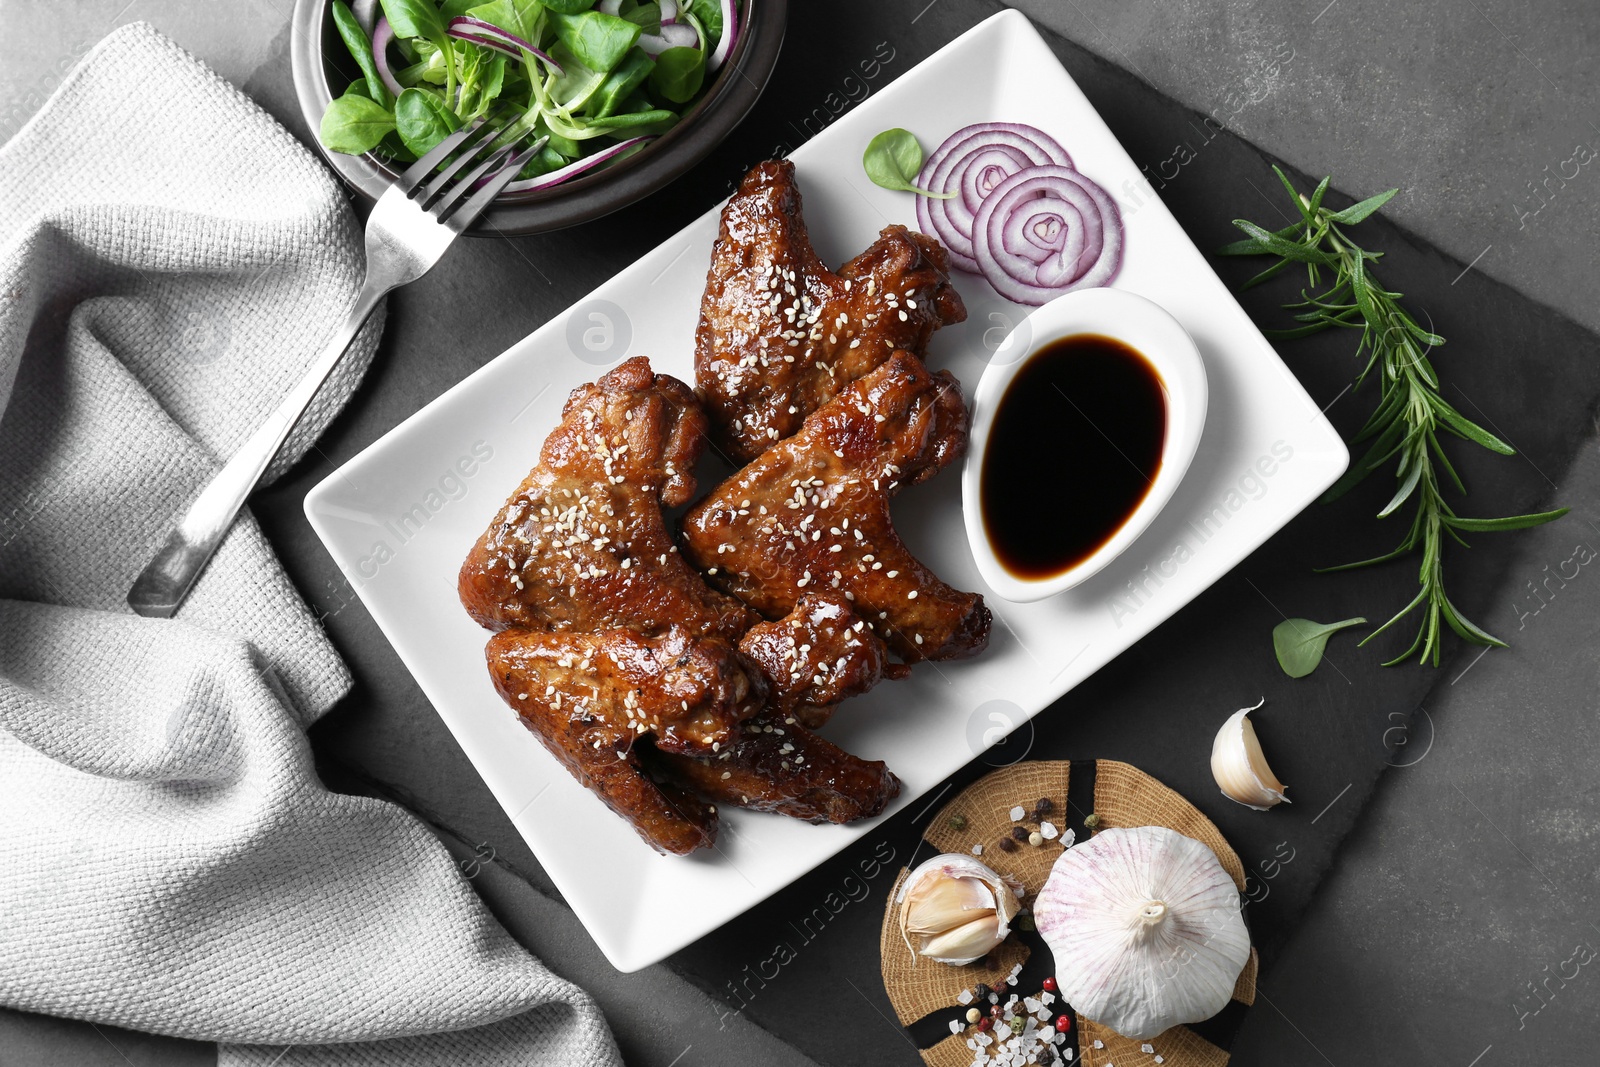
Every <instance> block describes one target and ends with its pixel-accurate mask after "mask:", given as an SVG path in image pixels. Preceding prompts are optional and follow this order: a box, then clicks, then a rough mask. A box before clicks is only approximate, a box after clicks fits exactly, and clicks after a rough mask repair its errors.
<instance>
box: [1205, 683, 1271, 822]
mask: <svg viewBox="0 0 1600 1067" xmlns="http://www.w3.org/2000/svg"><path fill="white" fill-rule="evenodd" d="M1262 703H1265V701H1263V702H1262ZM1260 706H1261V704H1257V705H1256V707H1255V708H1240V709H1239V710H1238V711H1236V712H1234V713H1233V714H1232V715H1230V716H1229V717H1228V721H1227V722H1225V723H1223V724H1222V729H1220V730H1218V731H1217V737H1216V740H1214V741H1213V742H1212V743H1211V776H1212V777H1213V778H1215V779H1216V780H1217V785H1218V786H1220V787H1221V789H1222V795H1223V796H1225V797H1227V798H1228V799H1229V800H1233V801H1237V802H1238V803H1240V804H1243V805H1244V806H1245V807H1247V808H1254V809H1255V810H1256V811H1266V810H1267V809H1268V808H1270V807H1274V806H1275V805H1277V804H1280V803H1281V804H1287V803H1289V798H1288V797H1286V796H1284V795H1283V794H1284V790H1285V789H1287V788H1288V787H1287V786H1285V785H1284V784H1283V783H1282V782H1280V781H1278V777H1277V775H1275V774H1273V773H1272V768H1271V767H1268V766H1267V757H1266V755H1265V754H1263V753H1262V751H1261V742H1260V740H1259V739H1257V737H1256V728H1255V727H1254V726H1253V725H1252V724H1251V722H1250V713H1251V712H1252V711H1255V710H1256V708H1259V707H1260Z"/></svg>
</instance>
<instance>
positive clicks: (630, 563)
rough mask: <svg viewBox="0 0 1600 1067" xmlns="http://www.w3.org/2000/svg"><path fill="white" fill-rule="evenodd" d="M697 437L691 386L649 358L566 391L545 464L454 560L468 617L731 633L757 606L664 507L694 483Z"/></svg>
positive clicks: (498, 622) (501, 625) (536, 625)
mask: <svg viewBox="0 0 1600 1067" xmlns="http://www.w3.org/2000/svg"><path fill="white" fill-rule="evenodd" d="M705 440H706V419H705V414H704V413H703V412H702V411H701V409H700V406H699V404H698V402H697V401H696V400H695V396H694V393H693V392H692V391H690V389H689V387H688V386H687V385H685V384H683V383H682V382H680V381H678V380H677V379H676V378H672V377H669V376H667V375H665V374H654V373H652V372H651V370H650V362H649V360H647V359H645V358H643V357H636V358H634V359H630V360H628V361H627V362H626V363H623V364H622V365H621V366H619V367H617V368H616V369H615V370H612V371H611V372H610V373H608V374H606V375H605V376H604V377H602V378H601V379H600V380H599V381H597V382H594V383H593V384H590V385H585V386H581V387H579V388H577V389H575V390H573V392H572V396H571V397H570V398H569V399H568V400H567V404H566V407H565V408H563V409H562V417H561V424H560V425H559V426H557V427H556V428H555V430H553V431H552V432H551V434H550V436H549V437H548V438H546V439H545V442H544V447H543V449H542V450H541V452H540V454H539V465H538V466H537V467H535V468H534V469H533V470H532V471H531V472H529V474H528V477H527V479H526V480H525V481H524V482H523V483H522V485H521V486H520V487H519V488H518V489H517V491H516V492H515V493H514V494H512V497H511V499H510V500H508V501H506V504H505V506H504V507H503V508H502V509H501V510H500V513H499V514H498V515H496V516H495V519H494V521H493V522H492V523H491V524H490V526H489V528H488V530H486V531H485V532H484V534H483V536H482V537H480V538H479V539H478V543H477V544H476V545H474V546H473V549H472V552H471V553H470V554H469V555H468V556H467V560H466V562H465V563H464V564H463V565H462V567H461V574H460V578H459V581H458V589H459V592H460V596H461V603H462V604H464V605H465V606H466V609H467V612H468V614H470V615H471V616H472V617H473V618H474V619H476V620H477V621H478V622H479V623H481V624H482V625H484V626H487V627H488V628H489V629H491V630H503V629H505V628H506V627H508V626H524V627H529V628H531V629H537V630H607V629H613V628H617V627H625V628H627V629H631V630H635V631H637V632H639V633H642V634H646V635H650V634H659V633H662V632H664V631H665V630H666V629H667V627H669V626H671V625H673V624H677V625H680V626H683V627H684V628H686V629H687V630H689V631H690V632H691V633H695V634H715V635H720V636H722V637H725V638H727V639H729V640H730V641H731V640H735V639H737V638H738V636H739V635H740V634H742V633H744V631H745V630H747V629H748V628H749V627H750V626H751V625H752V624H753V623H755V622H757V621H758V618H757V616H755V615H754V614H752V613H751V612H750V611H749V610H748V609H746V608H745V607H743V606H742V605H741V604H740V603H739V602H738V601H737V600H734V599H733V598H731V597H729V596H726V595H725V594H723V593H719V592H717V591H715V590H713V589H711V588H709V587H708V586H707V585H706V583H705V582H704V581H703V580H702V579H701V577H700V575H699V574H697V573H695V571H694V569H693V568H692V567H690V566H689V565H688V564H687V563H685V562H684V560H683V559H682V557H681V556H680V555H679V554H678V549H677V546H676V544H675V543H674V541H673V537H672V534H671V532H670V531H669V530H668V529H667V525H666V522H665V521H664V519H663V518H662V514H661V509H662V507H663V505H665V506H667V507H676V506H678V505H680V504H683V503H685V502H686V501H687V500H688V499H689V497H690V496H691V495H692V494H693V493H694V488H695V480H694V464H695V461H696V460H697V459H699V457H700V454H701V452H702V450H703V449H704V447H705Z"/></svg>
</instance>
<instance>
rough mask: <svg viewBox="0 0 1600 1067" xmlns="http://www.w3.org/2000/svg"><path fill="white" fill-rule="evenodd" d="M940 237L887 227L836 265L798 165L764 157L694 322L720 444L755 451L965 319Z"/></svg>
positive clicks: (698, 362) (731, 223)
mask: <svg viewBox="0 0 1600 1067" xmlns="http://www.w3.org/2000/svg"><path fill="white" fill-rule="evenodd" d="M966 315H967V313H966V309H965V308H964V307H963V306H962V304H961V297H960V296H959V295H958V294H957V293H956V291H955V289H954V288H952V287H951V285H950V263H949V256H948V254H947V253H946V252H945V250H944V247H943V246H942V245H940V244H939V242H938V241H936V240H934V239H933V238H931V237H928V236H925V235H923V234H920V233H914V232H912V231H910V230H907V229H906V228H905V227H904V226H889V227H887V228H886V229H884V231H883V232H882V233H881V234H880V235H879V236H878V239H877V241H875V242H874V243H873V244H872V245H871V247H869V248H868V249H867V250H866V251H865V252H863V253H861V254H860V255H859V256H857V257H856V258H854V259H852V260H851V261H850V262H848V263H846V264H845V265H844V266H843V267H840V268H839V271H838V273H834V272H833V271H831V270H829V269H828V268H827V267H826V266H825V265H824V264H823V263H822V261H821V260H820V259H818V258H817V254H816V252H815V251H814V250H813V249H812V247H811V239H810V237H809V236H808V235H807V233H806V224H805V220H804V219H803V218H802V217H801V213H800V191H799V189H798V188H797V187H796V185H795V181H794V165H793V164H792V163H790V162H788V161H787V160H774V161H771V162H768V163H762V164H760V165H759V166H757V167H756V168H755V169H754V170H752V171H750V173H749V174H747V175H745V178H744V181H743V182H742V183H741V184H740V186H739V189H738V191H737V192H736V193H735V194H734V195H733V198H732V199H731V200H729V201H728V205H727V207H725V208H724V209H723V211H722V229H721V233H720V235H719V236H718V238H717V243H716V245H715V246H714V247H713V249H712V252H711V270H710V273H709V274H708V276H707V278H706V290H705V296H704V297H703V298H702V300H701V304H700V324H699V327H698V329H697V331H696V333H695V381H696V383H697V384H698V386H699V389H700V394H701V396H702V397H703V398H704V399H705V401H706V405H707V407H708V408H709V409H710V413H711V418H712V421H713V422H714V423H715V424H716V433H717V440H718V444H719V445H721V446H722V447H724V448H725V449H726V450H727V452H728V454H729V455H730V456H731V457H732V458H733V459H734V460H736V461H737V462H741V463H745V462H749V461H750V460H751V459H754V458H755V457H756V456H757V455H759V454H760V453H761V452H762V451H764V450H765V449H766V448H767V447H769V446H770V445H772V444H773V443H774V442H776V441H779V440H782V439H783V438H786V437H788V436H790V435H791V434H793V433H795V432H796V431H797V430H799V429H800V426H801V424H802V423H803V422H804V421H805V418H806V416H807V415H809V414H811V412H813V411H815V410H816V409H817V408H818V407H820V406H821V405H822V404H823V403H825V402H826V401H827V400H828V399H829V398H830V397H832V396H833V395H834V394H835V393H837V392H838V391H839V390H840V389H842V388H844V387H845V386H846V385H849V384H850V383H851V382H853V381H855V380H856V379H857V378H860V377H861V376H862V375H864V374H867V373H868V372H870V371H871V370H873V369H874V368H875V367H877V366H878V365H879V364H881V363H883V362H884V361H885V360H887V359H888V358H889V357H890V355H891V354H893V353H894V352H895V351H896V350H905V351H909V352H913V353H915V354H917V355H919V356H920V355H921V354H922V353H923V351H924V350H925V349H926V347H927V344H928V339H929V337H931V336H932V335H933V331H934V330H936V329H938V328H939V327H940V326H944V325H948V324H950V323H956V322H960V321H962V320H963V319H965V318H966Z"/></svg>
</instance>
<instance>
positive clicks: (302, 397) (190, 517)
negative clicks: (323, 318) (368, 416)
mask: <svg viewBox="0 0 1600 1067" xmlns="http://www.w3.org/2000/svg"><path fill="white" fill-rule="evenodd" d="M393 288H394V286H393V285H383V284H381V283H374V281H373V279H372V274H371V272H370V271H369V272H368V274H367V277H366V279H365V280H363V282H362V284H361V292H360V293H359V294H358V295H357V296H356V301H355V305H354V306H353V307H351V308H350V313H349V314H348V315H346V316H345V320H344V322H343V323H341V324H340V326H339V328H338V330H337V331H335V333H334V334H333V336H332V337H330V338H329V339H328V344H327V347H325V348H324V349H323V350H322V354H321V355H319V356H318V357H317V358H316V361H315V362H313V363H312V364H311V366H310V368H309V369H308V370H307V371H306V373H305V376H304V377H303V378H301V379H300V381H299V382H297V383H296V384H295V386H294V388H293V389H291V390H290V391H289V395H288V396H286V397H284V398H283V402H282V403H281V404H279V405H278V407H277V408H276V409H275V410H274V411H273V412H272V414H270V415H269V416H267V419H266V421H265V422H263V423H262V424H261V426H260V427H259V428H258V429H257V430H256V432H255V433H253V434H251V435H250V439H249V440H247V441H246V442H245V443H244V444H243V445H241V446H240V447H239V450H238V451H237V452H235V453H234V454H233V458H231V459H230V460H228V462H227V463H226V464H224V465H223V468H222V469H221V470H220V471H218V472H217V473H216V476H215V477H213V478H212V479H211V481H210V482H208V483H207V484H206V487H205V488H204V489H202V490H201V491H200V495H199V496H198V497H196V498H195V501H194V503H192V504H190V505H189V510H188V511H186V512H185V513H184V515H183V518H182V519H181V520H180V521H179V522H178V524H177V526H175V527H173V530H172V532H171V533H170V534H168V535H167V540H166V543H165V544H163V545H162V546H161V551H160V552H157V553H156V557H155V559H153V560H151V561H150V563H149V565H148V566H146V567H145V569H144V570H143V571H141V572H140V573H139V577H138V578H137V579H135V580H134V583H133V588H132V589H130V590H128V606H129V607H131V608H133V610H134V611H135V612H137V613H138V614H140V615H144V616H146V617H148V618H153V619H170V618H171V617H172V616H173V615H175V614H176V613H177V611H178V607H179V605H181V604H182V603H183V601H184V598H185V597H187V596H188V595H189V590H190V588H191V587H192V586H193V585H194V583H195V579H197V578H199V577H200V572H201V571H203V570H205V566H206V563H207V562H208V561H209V560H210V559H211V556H212V554H213V553H214V552H216V550H217V546H218V545H220V544H221V543H222V539H223V538H224V537H226V536H227V534H228V529H229V527H231V526H232V525H233V519H234V516H236V515H238V514H239V509H240V508H242V507H244V502H245V500H246V498H248V497H249V496H250V494H251V492H253V491H254V490H255V487H256V483H257V482H259V481H260V480H261V474H262V472H263V471H265V470H266V469H267V465H268V464H270V463H271V462H272V460H273V457H275V456H276V455H277V454H278V450H279V449H280V448H282V447H283V442H284V441H285V440H286V439H287V438H288V436H289V434H290V433H291V432H292V431H293V430H294V428H295V426H296V425H297V424H298V423H299V422H300V418H301V416H303V415H304V414H305V411H306V408H308V407H310V406H311V401H312V398H314V397H315V396H316V395H317V390H318V389H320V388H321V387H322V383H323V382H324V381H326V380H327V378H328V375H329V374H331V373H333V369H334V368H335V367H337V366H338V365H339V361H340V360H341V359H343V358H344V354H345V350H346V349H347V348H349V346H350V342H351V341H352V340H354V339H355V336H356V334H357V333H358V332H359V331H360V330H361V327H362V325H363V324H365V323H366V321H367V318H368V316H370V315H371V314H372V312H373V310H374V309H376V308H377V306H378V301H380V300H382V299H383V296H384V294H385V293H387V292H388V291H389V290H390V289H393Z"/></svg>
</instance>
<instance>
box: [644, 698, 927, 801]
mask: <svg viewBox="0 0 1600 1067" xmlns="http://www.w3.org/2000/svg"><path fill="white" fill-rule="evenodd" d="M792 718H793V717H792V716H790V717H789V719H792ZM652 765H659V766H660V767H661V768H662V769H663V770H664V771H665V772H666V774H667V776H668V778H669V780H671V781H673V782H676V783H678V784H681V785H682V786H683V787H684V788H686V789H692V790H694V791H695V792H697V793H699V794H700V795H702V796H705V797H708V798H710V799H711V800H714V801H717V802H719V803H724V804H736V805H738V806H739V807H742V808H750V809H752V810H755V811H767V812H774V813H776V814H779V815H787V816H789V817H790V818H792V819H804V820H806V821H807V822H833V823H845V822H854V821H855V820H857V819H869V818H871V817H872V816H874V815H878V814H880V813H882V811H883V809H884V808H885V807H887V806H888V804H889V801H891V800H893V799H894V798H895V797H897V796H899V795H900V779H898V778H896V777H895V776H894V774H893V773H892V772H891V771H890V770H889V768H888V767H887V766H885V765H884V763H883V762H882V761H881V760H864V759H861V758H860V757H858V756H852V755H851V754H850V753H848V752H846V751H845V750H844V749H842V748H840V747H839V746H838V745H835V744H833V743H832V742H830V741H826V740H824V739H823V738H821V737H818V736H817V735H816V734H814V733H812V732H811V731H810V730H807V729H806V728H805V727H803V726H801V725H800V724H799V723H797V722H792V721H788V719H778V718H770V719H752V720H751V721H750V722H748V723H746V724H745V725H744V728H743V729H742V731H741V732H740V734H739V737H738V738H737V739H736V740H735V741H734V742H733V745H732V747H731V748H726V749H724V750H723V751H721V752H718V753H717V754H716V755H714V756H705V755H700V756H688V755H681V754H668V753H661V754H659V755H658V756H656V757H655V759H654V760H652Z"/></svg>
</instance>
